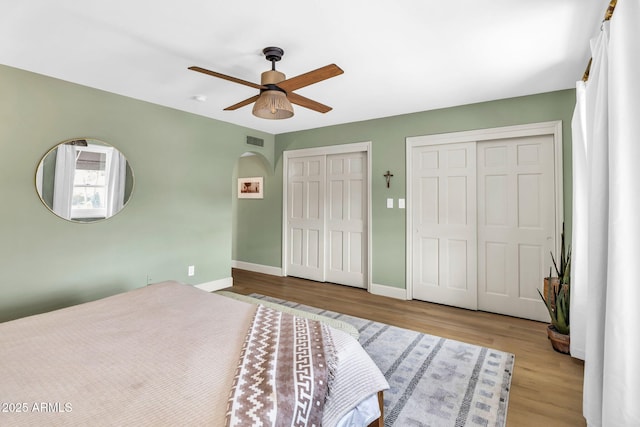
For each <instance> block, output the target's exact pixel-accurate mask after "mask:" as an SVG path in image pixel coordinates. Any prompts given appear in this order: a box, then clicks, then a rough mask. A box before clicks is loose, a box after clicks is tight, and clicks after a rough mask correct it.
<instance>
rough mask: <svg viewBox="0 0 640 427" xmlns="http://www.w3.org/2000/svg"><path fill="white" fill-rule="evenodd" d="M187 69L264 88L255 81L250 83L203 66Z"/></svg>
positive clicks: (256, 87)
mask: <svg viewBox="0 0 640 427" xmlns="http://www.w3.org/2000/svg"><path fill="white" fill-rule="evenodd" d="M189 69H190V70H192V71H197V72H199V73H203V74H208V75H210V76H213V77H218V78H220V79H224V80H229V81H230V82H234V83H240V84H241V85H245V86H249V87H252V88H255V89H266V87H264V86H262V85H259V84H257V83H251V82H248V81H246V80H242V79H239V78H237V77H231V76H227V75H226V74H220V73H217V72H215V71H211V70H207V69H205V68H201V67H196V66H193V67H189Z"/></svg>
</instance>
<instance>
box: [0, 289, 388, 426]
mask: <svg viewBox="0 0 640 427" xmlns="http://www.w3.org/2000/svg"><path fill="white" fill-rule="evenodd" d="M301 319H302V320H301ZM291 331H293V332H291ZM305 334H307V335H305ZM265 337H267V338H265ZM274 340H275V341H282V343H281V342H277V343H274V342H275V341H274ZM272 341H273V342H272ZM315 348H317V350H314V349H315ZM267 349H271V350H273V351H271V353H269V352H268V351H267ZM290 349H294V356H291V357H289V358H288V359H287V358H285V357H284V356H283V355H286V354H288V353H287V352H288V351H289V350H290ZM285 350H286V351H285ZM268 354H271V356H267V355H268ZM267 357H271V359H268V360H264V359H265V358H267ZM314 357H315V358H316V359H317V360H315V361H314V360H313V358H314ZM258 362H259V363H258ZM257 367H259V368H257ZM291 369H295V371H290V370H291ZM269 370H271V371H272V372H269ZM293 372H295V374H294V373H293ZM274 379H277V381H275V380H274ZM269 387H272V388H269ZM386 388H388V384H387V382H386V380H385V379H384V376H383V375H382V373H380V371H379V369H378V368H377V367H376V366H375V364H374V363H373V362H372V361H371V359H370V358H369V357H368V355H367V354H366V353H365V352H364V350H363V349H362V347H361V346H360V345H359V344H358V343H357V341H356V340H355V339H353V337H351V336H349V334H347V333H345V332H343V331H340V330H337V329H334V328H332V327H330V326H327V325H326V324H325V323H323V322H317V321H315V320H309V319H306V320H305V319H304V318H302V317H298V316H292V315H291V314H288V313H283V312H279V311H277V310H275V309H273V308H270V307H264V306H259V305H254V304H251V303H248V302H244V301H239V300H236V299H231V298H227V297H225V296H223V295H217V294H214V293H208V292H205V291H202V290H200V289H197V288H194V287H192V286H188V285H184V284H180V283H177V282H163V283H158V284H154V285H150V286H146V287H144V288H139V289H136V290H133V291H129V292H125V293H122V294H118V295H114V296H111V297H107V298H104V299H101V300H97V301H93V302H89V303H85V304H80V305H77V306H73V307H68V308H64V309H61V310H56V311H53V312H50V313H45V314H40V315H35V316H30V317H26V318H23V319H18V320H14V321H10V322H6V323H3V324H0V405H1V406H0V425H3V426H14V425H15V426H24V425H56V426H57V425H93V426H97V425H118V426H127V425H135V426H146V425H149V426H174V425H189V426H199V425H208V426H225V425H230V426H235V425H238V426H243V427H244V426H246V425H324V426H327V427H331V426H342V425H354V424H351V423H352V422H353V420H354V419H358V418H359V419H360V421H359V422H362V423H365V424H363V425H367V424H368V423H369V422H371V421H372V420H371V418H372V415H371V402H376V405H375V406H378V404H379V403H380V402H381V393H382V390H384V389H386ZM283 390H284V391H283ZM360 413H363V414H364V415H362V416H360V415H358V414H360ZM283 414H284V415H283ZM378 414H379V413H378ZM374 415H375V414H374ZM279 417H280V418H279ZM282 417H290V418H291V419H292V420H293V421H287V420H286V419H283V418H282ZM367 417H368V419H367ZM381 419H382V418H381V417H380V418H378V421H380V420H381ZM247 420H251V424H247ZM365 420H366V421H365ZM355 425H357V424H355Z"/></svg>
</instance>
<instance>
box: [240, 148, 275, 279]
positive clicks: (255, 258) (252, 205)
mask: <svg viewBox="0 0 640 427" xmlns="http://www.w3.org/2000/svg"><path fill="white" fill-rule="evenodd" d="M254 176H261V177H263V179H264V181H263V184H264V198H263V199H237V196H238V186H237V184H236V182H237V178H239V177H240V178H247V177H254ZM281 193H282V181H281V180H280V181H278V179H277V178H276V177H275V176H274V171H273V166H272V165H271V164H270V163H269V162H268V160H267V159H266V158H264V157H263V156H261V155H259V154H258V155H252V156H246V157H241V158H240V160H238V164H237V167H236V169H235V171H234V186H233V197H234V201H235V203H234V211H233V212H234V214H233V218H234V223H233V247H232V253H233V259H234V260H236V261H244V262H249V263H252V264H259V265H267V266H272V267H280V265H281V258H282V257H281V252H280V251H279V248H280V246H281V245H280V239H282V222H281V218H282V203H281V202H280V203H277V201H278V200H280V201H281V200H282V196H281ZM278 221H280V222H278Z"/></svg>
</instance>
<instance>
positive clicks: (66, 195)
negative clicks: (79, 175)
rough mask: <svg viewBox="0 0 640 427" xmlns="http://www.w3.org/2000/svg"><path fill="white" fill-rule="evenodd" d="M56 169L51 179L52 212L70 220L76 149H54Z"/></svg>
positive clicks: (69, 146) (64, 147)
mask: <svg viewBox="0 0 640 427" xmlns="http://www.w3.org/2000/svg"><path fill="white" fill-rule="evenodd" d="M56 150H57V151H56V169H55V173H54V179H53V211H54V212H55V213H57V214H58V215H60V216H61V217H63V218H67V219H69V218H71V198H72V196H73V177H74V175H75V171H76V147H75V146H74V145H70V144H62V145H59V146H58V148H57V149H56Z"/></svg>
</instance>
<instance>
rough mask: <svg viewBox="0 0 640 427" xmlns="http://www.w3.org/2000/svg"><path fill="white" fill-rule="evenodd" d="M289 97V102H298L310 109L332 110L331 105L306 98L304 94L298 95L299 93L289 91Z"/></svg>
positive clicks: (320, 111) (321, 111) (297, 103)
mask: <svg viewBox="0 0 640 427" xmlns="http://www.w3.org/2000/svg"><path fill="white" fill-rule="evenodd" d="M287 98H288V99H289V102H291V103H292V104H296V105H299V106H301V107H305V108H308V109H310V110H313V111H317V112H319V113H327V112H329V111H331V110H332V108H331V107H329V106H328V105H324V104H321V103H319V102H317V101H314V100H312V99H309V98H305V97H304V96H301V95H298V94H297V93H292V92H289V93H288V94H287Z"/></svg>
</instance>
